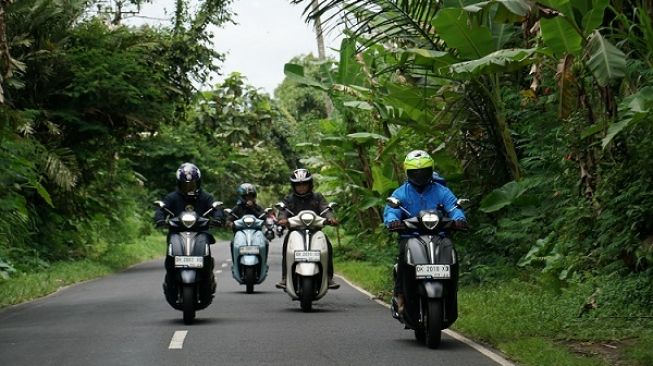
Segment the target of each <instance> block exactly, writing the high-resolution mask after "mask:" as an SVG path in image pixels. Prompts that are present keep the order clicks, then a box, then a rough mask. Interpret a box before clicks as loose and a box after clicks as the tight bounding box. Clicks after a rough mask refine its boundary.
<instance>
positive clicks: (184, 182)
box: [177, 163, 202, 198]
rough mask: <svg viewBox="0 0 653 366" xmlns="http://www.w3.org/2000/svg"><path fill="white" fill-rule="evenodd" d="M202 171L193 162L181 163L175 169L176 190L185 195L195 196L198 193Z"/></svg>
mask: <svg viewBox="0 0 653 366" xmlns="http://www.w3.org/2000/svg"><path fill="white" fill-rule="evenodd" d="M201 185H202V173H201V172H200V170H199V168H198V167H197V166H195V164H191V163H183V164H181V166H180V167H179V169H177V190H178V191H179V193H181V194H183V195H184V196H186V197H192V198H195V197H197V196H198V195H199V194H200V186H201Z"/></svg>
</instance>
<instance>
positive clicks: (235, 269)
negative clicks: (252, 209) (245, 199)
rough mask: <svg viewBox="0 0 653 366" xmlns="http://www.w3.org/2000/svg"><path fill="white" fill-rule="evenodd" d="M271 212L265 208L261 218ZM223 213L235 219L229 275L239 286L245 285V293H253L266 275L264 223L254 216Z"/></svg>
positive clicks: (266, 252)
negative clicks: (255, 286)
mask: <svg viewBox="0 0 653 366" xmlns="http://www.w3.org/2000/svg"><path fill="white" fill-rule="evenodd" d="M271 210H272V209H271V208H266V209H265V213H263V215H261V217H262V216H264V215H266V214H267V213H268V212H270V211H271ZM224 212H225V214H227V215H232V216H233V217H235V218H236V220H235V221H234V226H233V230H234V238H233V241H232V245H231V255H232V265H231V274H232V276H233V277H234V279H235V280H236V281H238V283H239V284H241V285H245V290H246V292H247V293H248V294H251V293H253V292H254V285H258V284H260V283H262V282H263V281H264V280H265V277H266V276H267V274H268V248H269V242H268V239H267V238H266V237H265V236H264V235H263V232H262V229H263V224H264V221H263V220H262V219H261V217H259V218H257V217H255V216H254V215H243V217H238V216H236V215H235V214H234V213H233V212H232V210H231V209H226V210H224ZM272 237H273V238H274V233H273V236H272Z"/></svg>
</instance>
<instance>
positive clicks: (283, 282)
mask: <svg viewBox="0 0 653 366" xmlns="http://www.w3.org/2000/svg"><path fill="white" fill-rule="evenodd" d="M274 286H275V287H276V288H280V289H282V290H285V289H286V281H285V280H281V281H279V282H277V284H276V285H274Z"/></svg>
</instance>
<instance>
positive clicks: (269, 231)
mask: <svg viewBox="0 0 653 366" xmlns="http://www.w3.org/2000/svg"><path fill="white" fill-rule="evenodd" d="M264 226H265V232H264V235H265V238H266V239H268V240H272V239H274V235H275V232H274V230H275V226H276V220H275V219H274V217H272V216H267V217H266V218H265V223H264Z"/></svg>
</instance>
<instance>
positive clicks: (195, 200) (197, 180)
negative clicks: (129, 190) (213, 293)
mask: <svg viewBox="0 0 653 366" xmlns="http://www.w3.org/2000/svg"><path fill="white" fill-rule="evenodd" d="M176 177H177V189H176V190H175V191H174V192H170V193H168V194H167V195H166V196H165V198H164V199H163V203H165V207H166V208H167V209H168V210H170V211H171V212H172V213H173V214H174V216H175V217H176V216H179V215H180V214H181V213H182V212H184V211H187V210H192V211H195V213H196V214H197V215H202V214H204V213H205V212H207V211H208V210H209V209H211V208H212V205H213V201H214V199H213V196H212V195H211V194H209V193H207V192H205V191H203V190H202V188H201V186H202V173H201V172H200V170H199V168H198V167H197V166H195V164H191V163H183V164H181V166H179V168H178V169H177V172H176ZM170 218H171V217H169V214H168V213H167V212H166V211H164V210H163V209H162V208H160V207H157V209H156V212H155V213H154V222H155V224H156V227H164V226H166V224H167V220H168V219H170ZM209 218H210V219H211V220H212V221H213V223H214V224H215V225H217V226H221V225H222V223H223V222H224V214H223V212H222V210H213V212H212V213H211V216H210V217H209ZM181 230H182V229H181V228H179V229H174V228H169V230H168V239H167V241H168V242H169V241H170V236H171V235H174V234H175V233H176V232H179V231H181ZM200 235H206V236H207V237H205V238H204V239H205V240H206V242H208V243H209V244H213V243H215V238H214V237H213V235H211V234H210V233H208V232H202V233H201V234H200ZM171 265H173V264H172V263H167V262H166V268H167V267H168V266H171ZM166 276H167V274H166ZM165 283H168V281H167V279H166V281H165ZM213 288H215V286H213Z"/></svg>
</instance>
